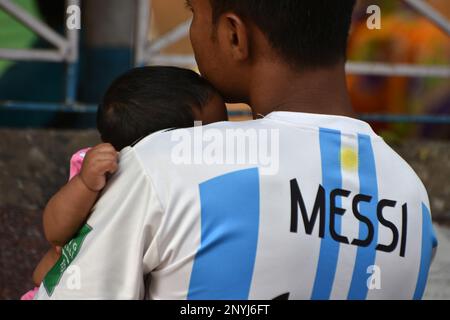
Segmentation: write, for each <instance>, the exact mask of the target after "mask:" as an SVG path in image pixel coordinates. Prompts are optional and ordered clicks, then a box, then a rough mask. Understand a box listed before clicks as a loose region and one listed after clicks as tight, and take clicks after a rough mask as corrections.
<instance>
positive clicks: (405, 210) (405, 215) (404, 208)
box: [400, 203, 408, 257]
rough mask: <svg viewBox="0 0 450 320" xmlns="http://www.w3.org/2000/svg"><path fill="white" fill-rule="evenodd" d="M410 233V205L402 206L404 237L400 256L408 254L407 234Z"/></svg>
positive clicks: (401, 242)
mask: <svg viewBox="0 0 450 320" xmlns="http://www.w3.org/2000/svg"><path fill="white" fill-rule="evenodd" d="M407 234H408V205H407V204H406V203H405V204H404V205H403V206H402V239H401V241H400V257H405V254H406V236H407Z"/></svg>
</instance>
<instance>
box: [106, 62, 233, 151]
mask: <svg viewBox="0 0 450 320" xmlns="http://www.w3.org/2000/svg"><path fill="white" fill-rule="evenodd" d="M226 120H228V117H227V110H226V106H225V103H224V101H223V99H222V97H221V96H220V94H219V93H218V92H217V91H216V90H215V89H214V88H213V87H212V86H211V85H210V84H209V83H208V82H207V81H206V80H205V79H203V78H202V77H200V76H199V75H198V74H197V73H195V72H194V71H191V70H187V69H181V68H175V67H143V68H136V69H133V70H130V71H128V72H127V73H125V74H124V75H122V76H120V77H119V78H118V79H116V80H115V81H114V82H113V84H112V85H111V86H110V87H109V89H108V91H107V92H106V94H105V96H104V98H103V102H102V103H101V104H100V106H99V108H98V112H97V128H98V130H99V132H100V135H101V138H102V140H103V141H104V142H108V143H111V144H112V145H113V146H114V148H116V150H119V151H120V150H122V149H123V148H125V147H127V146H130V145H132V144H133V143H134V142H136V141H137V140H139V139H142V138H144V137H146V136H148V135H149V134H151V133H154V132H157V131H160V130H164V129H171V128H189V127H193V126H194V121H202V122H203V124H209V123H213V122H219V121H226Z"/></svg>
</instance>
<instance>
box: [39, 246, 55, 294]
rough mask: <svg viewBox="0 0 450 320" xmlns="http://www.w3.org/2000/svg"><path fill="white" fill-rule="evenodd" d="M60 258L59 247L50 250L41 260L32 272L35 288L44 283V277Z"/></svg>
mask: <svg viewBox="0 0 450 320" xmlns="http://www.w3.org/2000/svg"><path fill="white" fill-rule="evenodd" d="M60 256H61V247H56V248H52V249H50V250H49V251H48V252H47V253H46V254H45V256H44V257H43V258H42V259H41V261H40V262H39V264H38V266H37V267H36V269H34V272H33V282H34V285H35V286H36V287H39V286H40V285H41V283H42V281H44V278H45V276H46V275H47V273H48V272H49V271H50V269H51V268H53V266H54V265H55V264H56V262H57V261H58V259H59V257H60Z"/></svg>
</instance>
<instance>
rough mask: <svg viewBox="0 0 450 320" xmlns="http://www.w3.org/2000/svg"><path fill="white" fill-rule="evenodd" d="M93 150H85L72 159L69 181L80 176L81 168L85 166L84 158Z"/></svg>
mask: <svg viewBox="0 0 450 320" xmlns="http://www.w3.org/2000/svg"><path fill="white" fill-rule="evenodd" d="M90 149H91V148H85V149H82V150H80V151H78V152H76V153H75V154H74V155H73V156H72V159H70V178H69V181H70V180H72V179H73V177H75V176H76V175H78V174H79V173H80V171H81V167H82V166H83V161H84V157H85V156H86V153H87V152H88V151H89V150H90Z"/></svg>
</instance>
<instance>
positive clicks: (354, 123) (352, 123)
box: [265, 111, 377, 136]
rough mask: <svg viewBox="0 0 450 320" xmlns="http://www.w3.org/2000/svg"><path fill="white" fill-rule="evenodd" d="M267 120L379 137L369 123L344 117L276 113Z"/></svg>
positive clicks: (271, 114)
mask: <svg viewBox="0 0 450 320" xmlns="http://www.w3.org/2000/svg"><path fill="white" fill-rule="evenodd" d="M265 119H269V120H275V121H281V122H286V123H289V124H292V125H298V126H308V127H314V128H317V127H319V128H328V129H333V130H339V131H341V132H342V133H346V132H347V133H361V134H367V135H371V136H377V134H376V133H375V132H374V131H373V129H372V128H371V126H370V125H369V124H368V123H367V122H364V121H361V120H358V119H354V118H350V117H344V116H336V115H324V114H314V113H302V112H286V111H276V112H272V113H270V114H268V115H267V116H266V117H265Z"/></svg>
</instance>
